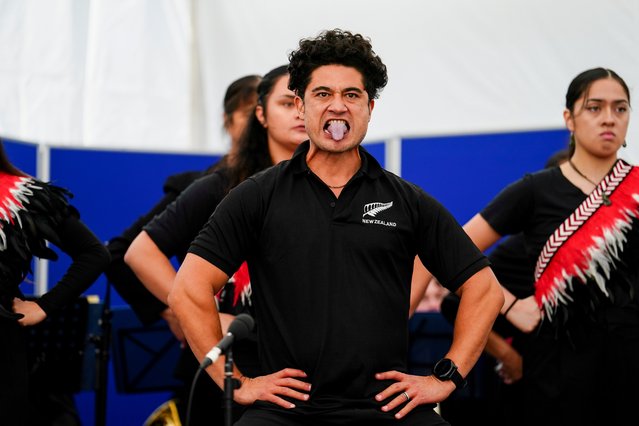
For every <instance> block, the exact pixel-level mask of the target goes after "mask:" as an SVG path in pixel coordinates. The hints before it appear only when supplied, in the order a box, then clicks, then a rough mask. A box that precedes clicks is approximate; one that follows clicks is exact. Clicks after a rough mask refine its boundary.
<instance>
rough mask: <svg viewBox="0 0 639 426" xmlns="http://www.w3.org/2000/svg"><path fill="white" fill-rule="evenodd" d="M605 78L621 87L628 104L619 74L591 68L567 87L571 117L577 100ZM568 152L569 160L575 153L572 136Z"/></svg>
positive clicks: (626, 90)
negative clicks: (610, 79)
mask: <svg viewBox="0 0 639 426" xmlns="http://www.w3.org/2000/svg"><path fill="white" fill-rule="evenodd" d="M605 78H612V79H613V80H615V81H617V83H619V84H620V85H621V87H622V88H623V90H624V92H626V96H627V97H628V104H630V90H628V85H627V84H626V82H625V81H624V80H623V78H621V77H620V76H619V74H617V73H616V72H614V71H613V70H611V69H609V68H601V67H599V68H592V69H589V70H586V71H583V72H582V73H580V74H578V75H577V76H576V77H575V78H573V79H572V81H571V82H570V85H569V86H568V91H567V92H566V109H567V110H568V111H570V114H571V115H573V114H574V112H575V103H577V100H578V99H579V98H581V97H582V96H583V95H585V94H587V93H588V91H589V90H590V86H592V84H593V83H594V82H595V81H598V80H603V79H605ZM568 150H569V155H568V157H569V158H570V157H572V155H573V154H574V153H575V141H574V136H572V135H571V136H570V144H569V146H568Z"/></svg>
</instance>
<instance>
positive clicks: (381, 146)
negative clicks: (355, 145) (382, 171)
mask: <svg viewBox="0 0 639 426" xmlns="http://www.w3.org/2000/svg"><path fill="white" fill-rule="evenodd" d="M364 148H366V151H368V152H369V153H370V154H371V155H372V156H373V157H375V159H376V160H377V161H379V164H381V166H382V167H386V144H385V143H384V142H371V143H366V145H364Z"/></svg>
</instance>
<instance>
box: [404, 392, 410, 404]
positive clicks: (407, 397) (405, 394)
mask: <svg viewBox="0 0 639 426" xmlns="http://www.w3.org/2000/svg"><path fill="white" fill-rule="evenodd" d="M402 395H404V398H406V402H408V401H410V396H408V394H407V393H406V391H404V392H402Z"/></svg>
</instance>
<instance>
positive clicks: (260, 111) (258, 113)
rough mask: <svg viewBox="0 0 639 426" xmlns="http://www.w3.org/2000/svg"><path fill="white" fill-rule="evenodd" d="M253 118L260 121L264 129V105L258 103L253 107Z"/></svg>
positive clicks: (265, 126)
mask: <svg viewBox="0 0 639 426" xmlns="http://www.w3.org/2000/svg"><path fill="white" fill-rule="evenodd" d="M255 118H257V121H259V122H260V124H261V125H262V127H264V128H265V129H266V128H267V127H268V126H267V124H266V117H264V107H263V106H262V105H258V106H256V107H255Z"/></svg>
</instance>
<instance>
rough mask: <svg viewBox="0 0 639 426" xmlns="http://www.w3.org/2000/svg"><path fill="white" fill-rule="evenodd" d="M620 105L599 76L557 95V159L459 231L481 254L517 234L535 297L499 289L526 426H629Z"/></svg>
mask: <svg viewBox="0 0 639 426" xmlns="http://www.w3.org/2000/svg"><path fill="white" fill-rule="evenodd" d="M629 110H630V95H629V90H628V87H627V85H626V83H625V82H624V81H623V80H622V79H621V77H619V76H618V75H617V74H616V73H614V72H613V71H611V70H608V69H604V68H595V69H591V70H587V71H584V72H583V73H581V74H579V75H578V76H577V77H575V79H574V80H573V81H572V82H571V84H570V86H569V88H568V92H567V94H566V109H565V111H564V119H565V121H566V126H567V127H568V129H569V130H570V132H571V151H570V157H569V160H568V161H567V162H565V163H563V164H562V165H561V166H559V167H553V168H550V169H545V170H543V171H540V172H536V173H533V174H529V175H526V176H524V177H523V178H522V179H520V180H519V181H517V182H514V183H512V184H511V185H509V186H508V187H507V188H505V189H504V190H503V191H502V192H501V193H500V194H499V195H498V196H497V197H496V198H495V199H494V200H493V201H492V202H491V203H489V205H488V206H487V207H486V208H484V209H483V210H482V211H481V212H480V213H479V214H478V215H476V216H475V217H474V218H472V219H471V220H470V221H469V223H467V224H466V225H465V226H464V228H465V229H466V231H467V232H468V234H469V235H470V236H471V238H472V239H473V241H474V242H475V243H476V244H477V246H478V247H479V248H480V249H482V250H484V249H486V248H488V247H489V246H491V245H492V244H493V243H495V242H496V241H497V240H498V239H499V238H501V236H503V235H506V234H514V233H518V232H523V233H524V238H525V250H526V254H527V256H528V258H529V260H530V262H532V263H533V264H535V271H534V276H533V280H534V283H535V294H534V295H532V296H529V297H525V298H523V299H518V298H517V297H516V296H515V295H513V294H512V293H511V292H509V291H508V290H506V289H504V294H505V303H504V306H503V308H502V315H503V316H504V317H506V319H508V320H509V321H510V322H511V323H512V324H514V325H515V326H516V327H518V328H519V329H520V330H522V331H524V332H527V333H532V334H531V335H530V338H529V339H528V341H527V344H526V346H525V347H524V348H523V349H522V355H523V380H522V385H523V389H524V413H523V416H522V417H523V419H525V421H526V424H531V425H532V424H546V425H550V424H553V425H554V424H557V425H559V424H561V425H569V424H575V425H577V424H579V425H600V424H615V425H622V424H636V419H637V418H638V415H639V412H638V410H637V408H636V404H637V401H639V391H638V388H637V386H636V383H637V381H638V380H639V363H638V362H637V360H638V359H639V262H637V260H638V259H639V223H638V222H637V218H638V217H639V170H638V169H637V167H633V166H630V165H629V164H627V163H626V162H624V161H623V160H620V159H618V157H617V154H618V151H619V149H621V148H622V146H625V143H626V142H625V137H626V132H627V128H628V123H629Z"/></svg>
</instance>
